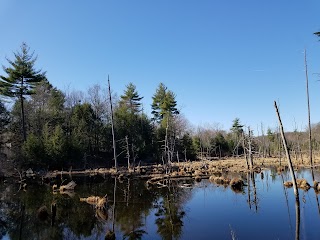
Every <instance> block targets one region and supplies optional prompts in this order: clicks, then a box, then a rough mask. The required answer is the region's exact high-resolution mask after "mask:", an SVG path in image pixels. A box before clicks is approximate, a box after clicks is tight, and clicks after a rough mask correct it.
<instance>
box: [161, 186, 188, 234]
mask: <svg viewBox="0 0 320 240" xmlns="http://www.w3.org/2000/svg"><path fill="white" fill-rule="evenodd" d="M170 184H171V183H170V181H168V183H167V186H168V188H164V189H165V193H164V194H163V197H162V198H161V199H160V200H159V201H158V202H157V203H156V209H157V212H156V214H155V215H156V216H157V219H156V224H157V226H158V231H157V232H158V233H159V235H160V236H161V237H162V239H179V238H180V237H181V235H182V227H183V217H184V216H185V211H184V209H183V205H184V203H185V201H186V200H187V199H188V197H189V196H188V194H187V193H188V192H187V191H188V190H186V189H179V188H177V187H176V186H170Z"/></svg>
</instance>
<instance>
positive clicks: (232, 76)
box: [0, 0, 320, 130]
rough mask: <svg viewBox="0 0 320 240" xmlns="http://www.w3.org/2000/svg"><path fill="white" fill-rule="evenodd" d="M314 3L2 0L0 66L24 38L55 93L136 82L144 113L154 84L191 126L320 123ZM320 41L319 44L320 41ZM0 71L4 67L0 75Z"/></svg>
mask: <svg viewBox="0 0 320 240" xmlns="http://www.w3.org/2000/svg"><path fill="white" fill-rule="evenodd" d="M319 10H320V1H319V0H309V1H301V0H291V1H289V0H281V1H279V0H269V1H256V0H243V1H238V0H232V1H231V0H229V1H226V0H210V1H209V0H201V1H196V0H148V1H147V0H135V1H133V0H130V1H129V0H127V1H125V0H123V1H118V0H117V1H116V0H114V1H107V0H101V1H84V0H83V1H64V0H56V1H35V0H34V1H18V0H0V27H1V37H0V64H2V65H7V62H6V60H5V57H8V58H12V52H13V51H17V50H18V49H19V46H20V45H21V43H22V42H23V41H25V42H26V43H27V44H28V45H29V46H30V47H31V49H32V50H34V51H35V52H36V54H37V55H38V61H37V67H39V68H42V69H43V70H45V71H47V77H48V79H49V81H50V82H51V83H52V84H53V85H54V86H56V87H58V88H59V89H61V90H66V89H67V88H68V87H69V88H71V89H74V90H81V91H84V92H86V91H87V89H88V88H89V87H91V86H93V85H94V84H100V85H101V86H106V84H107V75H108V74H109V75H110V80H111V87H112V89H113V91H114V92H116V93H117V94H118V95H121V94H122V93H123V91H124V89H125V86H126V85H127V84H128V83H129V82H133V83H134V84H135V85H136V86H137V90H138V92H139V93H140V95H141V96H143V97H144V100H143V103H144V106H145V111H146V112H147V113H148V114H150V112H151V109H150V104H151V101H152V100H151V98H152V95H153V94H154V92H155V90H156V88H157V86H158V85H159V83H160V82H163V83H164V84H165V85H166V86H167V87H168V88H169V89H170V90H172V91H173V92H174V93H175V94H176V95H177V97H176V99H177V102H178V105H179V108H180V109H181V112H182V113H183V114H184V115H185V117H186V118H187V119H188V120H189V121H190V122H191V123H192V124H194V125H205V124H207V123H209V124H213V123H219V124H220V125H221V126H222V127H223V128H224V129H229V128H230V127H231V124H232V120H233V119H235V118H236V117H238V118H240V120H241V122H242V123H243V124H246V125H249V126H251V128H253V129H257V127H258V126H260V124H261V123H263V125H264V126H265V127H267V126H270V127H272V128H274V127H276V125H277V118H276V115H275V110H274V107H273V101H274V100H277V101H279V102H280V111H281V115H282V118H283V123H284V125H285V129H287V130H292V129H293V128H294V126H295V125H296V126H297V128H298V129H299V130H300V129H304V127H305V126H306V124H307V110H306V91H305V72H304V55H303V51H304V49H305V48H306V49H307V57H308V71H309V81H310V82H309V87H310V97H311V99H310V101H311V121H312V122H313V123H316V122H320V107H318V106H320V82H319V81H318V80H320V76H318V75H317V74H316V73H320V54H319V53H320V42H319V41H318V39H317V37H315V36H314V35H313V32H316V31H320V21H319V19H320V18H319V17H320V15H319ZM319 39H320V38H319ZM0 74H3V71H2V70H0Z"/></svg>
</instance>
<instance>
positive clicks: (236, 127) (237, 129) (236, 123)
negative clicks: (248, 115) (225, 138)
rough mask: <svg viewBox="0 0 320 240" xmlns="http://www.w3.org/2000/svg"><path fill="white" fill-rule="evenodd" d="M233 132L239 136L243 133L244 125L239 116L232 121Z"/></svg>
mask: <svg viewBox="0 0 320 240" xmlns="http://www.w3.org/2000/svg"><path fill="white" fill-rule="evenodd" d="M231 132H233V133H234V134H235V135H236V136H237V137H240V135H241V134H242V133H243V125H242V124H241V123H240V119H239V118H235V119H234V120H233V122H232V127H231Z"/></svg>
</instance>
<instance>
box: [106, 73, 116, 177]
mask: <svg viewBox="0 0 320 240" xmlns="http://www.w3.org/2000/svg"><path fill="white" fill-rule="evenodd" d="M108 86H109V88H108V89H109V101H110V109H111V131H112V144H113V157H114V167H115V169H116V171H118V163H117V153H116V141H115V137H114V127H113V109H112V98H111V90H110V80H109V75H108Z"/></svg>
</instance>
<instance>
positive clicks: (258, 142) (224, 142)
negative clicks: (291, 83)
mask: <svg viewBox="0 0 320 240" xmlns="http://www.w3.org/2000/svg"><path fill="white" fill-rule="evenodd" d="M36 60H37V58H36V57H35V56H34V54H33V52H32V53H30V49H29V47H28V46H27V44H25V43H23V44H22V45H21V48H20V50H19V51H17V52H16V53H15V54H14V59H13V60H10V59H7V63H6V65H3V70H4V72H5V74H4V75H3V76H1V78H0V94H1V98H0V127H1V128H0V131H1V132H0V136H1V138H0V141H1V149H2V153H1V154H2V155H1V158H2V159H11V160H13V161H14V163H15V164H18V165H20V166H24V167H33V168H37V169H61V168H69V167H71V166H72V167H73V168H91V167H111V166H114V165H115V158H114V151H113V137H112V129H111V128H112V117H113V123H114V133H115V134H114V135H115V145H116V151H115V152H116V159H117V161H118V163H119V165H129V166H132V165H137V164H139V163H140V161H142V162H143V163H160V164H168V163H170V162H172V161H186V160H196V159H197V158H200V159H202V158H209V159H210V158H221V157H226V156H232V155H241V154H244V153H245V152H246V148H247V143H248V142H250V143H251V145H252V146H251V147H252V149H253V150H254V151H255V152H256V153H258V154H260V155H261V154H262V155H265V156H267V155H268V156H270V155H275V154H276V152H277V151H281V149H280V150H278V149H279V147H278V146H279V144H278V142H279V141H278V140H277V139H278V138H277V132H276V131H271V130H270V129H268V130H267V133H266V134H264V133H263V130H262V134H261V136H260V137H256V138H253V137H252V135H253V134H252V132H250V131H251V130H247V129H245V127H244V126H243V125H241V123H240V120H239V119H238V118H236V119H235V120H234V121H233V125H232V128H231V129H230V131H229V132H225V131H222V130H220V129H214V128H210V127H208V128H200V127H199V128H198V129H197V130H195V129H191V128H190V127H189V126H188V123H187V120H186V119H185V118H184V117H183V116H182V115H181V114H180V112H179V110H178V108H177V102H176V96H175V94H174V93H173V92H172V91H171V90H169V89H168V88H167V87H166V86H165V85H164V84H163V83H160V84H159V86H158V87H157V89H156V90H155V93H154V94H153V97H152V106H151V107H152V112H151V116H152V117H151V118H150V117H148V115H147V114H146V113H144V112H143V109H142V102H141V101H142V99H143V97H142V96H140V95H139V93H138V90H137V88H136V86H135V85H134V84H133V83H129V84H128V85H127V86H126V89H125V90H124V92H123V93H122V94H121V95H120V97H117V96H116V95H115V94H113V95H112V98H111V97H110V94H111V93H110V92H108V89H103V88H102V87H101V86H99V85H94V86H92V87H90V88H89V89H88V90H87V92H86V93H83V92H79V91H65V92H63V91H61V90H59V89H57V88H55V87H54V86H52V85H51V83H50V81H49V79H47V77H46V73H45V72H42V71H40V70H36V69H35V62H36ZM110 99H112V101H110ZM8 100H10V101H11V102H12V107H11V108H10V111H9V110H7V109H6V108H5V105H4V102H5V101H8ZM111 106H112V107H113V108H112V109H113V111H112V112H111ZM111 116H112V117H111ZM249 133H251V134H249ZM297 134H298V135H295V137H296V139H300V140H301V141H300V140H299V141H298V140H296V141H295V143H297V144H292V149H293V148H297V149H299V150H300V151H301V149H303V148H304V143H303V141H302V135H303V133H301V132H299V133H298V132H297ZM298 143H299V144H298Z"/></svg>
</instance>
